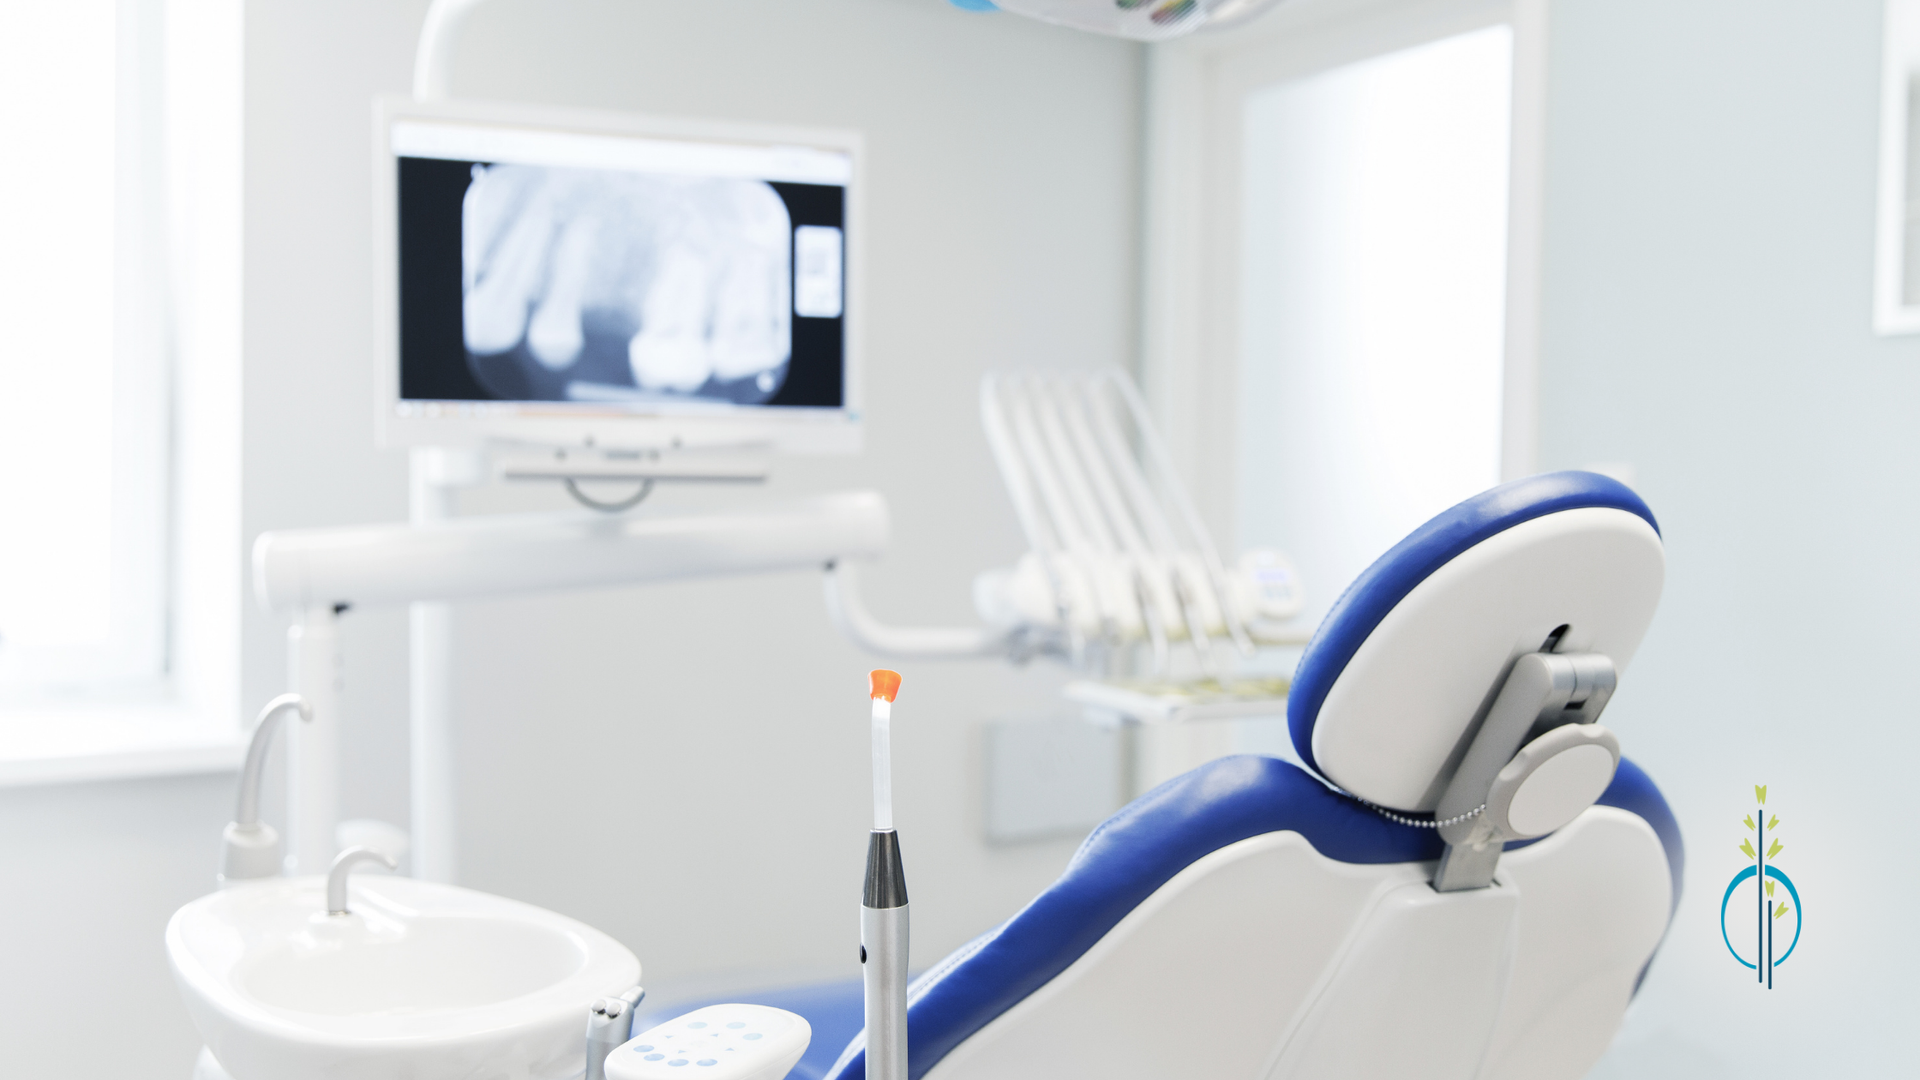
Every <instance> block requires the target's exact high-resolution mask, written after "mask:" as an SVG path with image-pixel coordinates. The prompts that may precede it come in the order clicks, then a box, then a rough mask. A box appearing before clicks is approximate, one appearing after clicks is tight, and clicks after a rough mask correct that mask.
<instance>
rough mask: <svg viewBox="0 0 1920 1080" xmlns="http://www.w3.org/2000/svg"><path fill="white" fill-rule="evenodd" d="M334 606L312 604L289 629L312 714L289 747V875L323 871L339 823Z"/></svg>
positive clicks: (296, 683) (294, 663)
mask: <svg viewBox="0 0 1920 1080" xmlns="http://www.w3.org/2000/svg"><path fill="white" fill-rule="evenodd" d="M337 622H338V618H337V616H336V615H335V614H334V610H333V605H331V604H326V603H321V604H309V605H307V606H306V607H304V608H303V609H302V610H301V612H300V618H299V621H297V622H295V623H294V624H293V628H292V629H290V630H288V631H287V661H288V668H289V672H288V674H289V675H290V681H291V682H292V684H293V692H294V693H296V694H299V695H300V696H301V697H302V698H305V699H306V701H307V704H308V705H309V706H310V707H311V708H312V710H313V712H312V715H311V717H309V721H308V722H307V723H304V724H295V725H294V727H293V730H292V731H291V732H289V733H288V734H289V736H290V738H289V741H288V749H287V762H288V766H289V767H288V770H287V771H288V773H289V774H290V777H291V779H290V782H289V783H288V785H287V822H288V827H287V839H288V846H287V873H289V874H324V873H326V871H327V867H328V865H329V864H331V863H332V862H333V856H334V854H335V844H336V841H335V838H334V830H335V828H336V827H337V826H338V825H339V823H340V677H339V656H340V654H339V649H338V637H337V635H336V629H337Z"/></svg>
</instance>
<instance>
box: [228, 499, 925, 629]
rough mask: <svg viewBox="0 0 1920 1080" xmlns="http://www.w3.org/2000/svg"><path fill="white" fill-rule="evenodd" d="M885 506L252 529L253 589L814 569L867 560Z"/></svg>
mask: <svg viewBox="0 0 1920 1080" xmlns="http://www.w3.org/2000/svg"><path fill="white" fill-rule="evenodd" d="M888 525H889V522H888V517H887V504H886V501H885V500H884V499H882V498H881V497H880V496H879V495H878V494H876V493H874V492H868V491H857V492H846V493H842V494H837V495H826V496H822V497H819V498H814V499H809V500H807V501H805V502H797V503H788V504H782V505H774V506H767V507H764V508H754V509H746V510H736V511H731V512H727V513H711V514H682V515H676V516H666V515H649V514H644V513H642V514H635V515H632V516H628V517H610V516H608V515H605V514H594V513H590V512H585V511H582V512H575V513H564V514H529V515H519V516H511V517H509V516H500V517H488V518H475V519H471V520H459V521H451V522H447V523H445V524H436V525H420V526H410V525H369V526H357V527H351V528H337V529H302V530H298V531H289V532H270V533H263V534H261V536H260V539H259V540H258V541H257V542H256V543H255V544H254V547H253V573H254V592H255V595H256V597H257V598H258V599H259V600H260V602H261V603H262V604H263V605H264V606H266V607H268V608H301V607H307V606H310V605H316V604H318V605H324V604H331V603H335V602H346V603H352V604H354V605H358V606H364V605H379V604H398V603H409V602H412V601H418V600H455V599H462V598H469V597H482V596H500V595H505V594H508V593H517V592H533V591H538V590H545V589H578V588H589V587H593V586H608V585H623V584H633V583H638V582H645V581H668V580H678V579H683V578H692V577H706V576H711V575H718V574H734V573H747V572H752V571H759V570H799V569H816V568H818V567H820V566H822V565H824V564H826V563H829V562H832V561H834V560H836V559H843V558H860V557H868V558H870V557H873V556H877V555H879V554H880V553H881V552H882V551H883V550H884V549H885V548H886V544H887V532H888Z"/></svg>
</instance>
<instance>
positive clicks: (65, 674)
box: [0, 0, 244, 785]
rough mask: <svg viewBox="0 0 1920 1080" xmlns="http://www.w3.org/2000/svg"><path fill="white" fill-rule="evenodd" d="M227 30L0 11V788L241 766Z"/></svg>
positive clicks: (172, 18)
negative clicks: (238, 764)
mask: <svg viewBox="0 0 1920 1080" xmlns="http://www.w3.org/2000/svg"><path fill="white" fill-rule="evenodd" d="M241 42H242V38H241V0H66V2H63V3H58V4H20V3H16V4H4V5H0V147H4V148H5V153H4V154H0V327H4V328H5V332H4V334H0V785H10V784H32V783H48V782H54V781H65V780H83V779H95V778H105V777H114V776H130V775H153V774H159V773H180V772H201V771H210V770H220V769H228V768H232V767H233V766H234V765H235V764H236V763H237V762H238V759H239V754H240V750H241V748H242V744H241V740H242V738H243V735H242V731H241V727H240V724H239V721H240V719H241V716H240V713H239V708H238V706H239V701H238V697H239V653H240V650H239V626H240V606H241V586H242V575H241V573H240V569H241V567H242V566H244V553H243V552H242V551H241V543H240V537H241V526H240V469H239V452H240V340H241V334H240V252H241V244H240V206H241V185H240V161H241V158H240V136H241V130H242V127H241V108H240V105H241V88H242V86H243V83H242V79H241V73H242V69H241V64H240V55H241V51H240V50H241Z"/></svg>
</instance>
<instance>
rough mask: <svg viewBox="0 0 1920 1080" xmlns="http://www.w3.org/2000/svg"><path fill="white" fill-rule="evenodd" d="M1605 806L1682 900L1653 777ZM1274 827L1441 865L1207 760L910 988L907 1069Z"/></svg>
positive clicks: (923, 1066) (922, 1069) (854, 1072)
mask: <svg viewBox="0 0 1920 1080" xmlns="http://www.w3.org/2000/svg"><path fill="white" fill-rule="evenodd" d="M1600 803H1601V805H1604V806H1613V807H1618V808H1620V809H1622V810H1626V811H1628V812H1630V813H1633V814H1636V815H1638V816H1639V817H1641V818H1642V819H1644V820H1645V821H1646V822H1647V824H1649V825H1651V826H1652V827H1653V829H1654V831H1655V832H1656V833H1658V834H1659V836H1660V838H1661V841H1662V843H1663V844H1664V845H1665V847H1666V851H1667V859H1668V864H1669V866H1670V868H1671V870H1672V873H1673V882H1674V897H1675V900H1676V902H1677V900H1678V897H1679V893H1680V874H1681V869H1682V860H1683V858H1684V856H1683V853H1682V849H1681V846H1680V830H1679V825H1678V824H1677V823H1676V822H1675V820H1674V817H1673V812H1672V810H1670V809H1669V808H1668V807H1667V803H1666V800H1665V799H1664V798H1662V797H1661V795H1660V792H1659V789H1658V788H1656V787H1655V786H1654V784H1653V781H1652V780H1651V779H1650V778H1649V777H1648V776H1647V774H1646V773H1645V772H1643V771H1641V769H1640V768H1639V767H1638V766H1636V765H1634V764H1633V763H1632V762H1630V761H1622V762H1621V763H1620V770H1619V772H1618V773H1617V774H1616V775H1615V777H1614V780H1613V783H1612V785H1611V786H1609V787H1608V789H1607V792H1606V794H1605V795H1604V796H1602V798H1601V800H1600ZM1281 831H1290V832H1297V833H1300V834H1301V835H1302V836H1304V837H1306V839H1307V840H1308V842H1309V843H1311V844H1312V845H1313V847H1314V849H1315V850H1316V851H1318V852H1320V854H1322V855H1325V856H1327V857H1329V858H1332V859H1338V860H1339V861H1341V862H1350V863H1399V862H1419V861H1424V860H1429V859H1437V858H1439V856H1440V841H1439V838H1438V837H1437V836H1435V834H1434V833H1433V831H1432V830H1430V829H1417V828H1411V827H1408V826H1405V825H1397V824H1394V823H1393V822H1391V821H1388V820H1387V819H1385V818H1383V817H1381V816H1380V815H1379V814H1378V813H1376V812H1374V811H1373V810H1372V809H1371V808H1369V807H1367V806H1365V805H1363V804H1362V803H1360V802H1359V801H1358V800H1355V799H1353V798H1351V797H1349V796H1347V795H1343V794H1340V793H1339V792H1336V791H1334V790H1333V789H1331V788H1329V787H1328V786H1327V785H1326V784H1325V783H1323V782H1321V781H1320V780H1318V779H1316V778H1315V777H1313V776H1312V775H1310V774H1309V773H1307V772H1306V771H1304V770H1302V769H1301V768H1299V767H1298V766H1296V765H1294V764H1292V763H1290V762H1286V761H1282V760H1280V759H1278V758H1273V757H1265V756H1261V755H1254V754H1241V755H1236V756H1233V757H1225V758H1220V759H1219V760H1217V761H1212V762H1209V763H1207V764H1206V765H1203V766H1201V767H1200V768H1198V769H1195V770H1193V771H1192V772H1189V773H1186V774H1185V775H1182V776H1178V777H1175V778H1174V779H1172V780H1169V781H1167V782H1166V783H1164V784H1162V785H1160V786H1159V787H1157V788H1155V789H1153V790H1152V791H1149V792H1147V793H1146V794H1145V795H1142V796H1141V797H1140V798H1138V799H1135V800H1134V801H1133V802H1131V803H1129V804H1128V805H1127V806H1125V807H1123V808H1122V809H1121V810H1120V811H1119V812H1118V813H1116V814H1115V815H1114V816H1113V817H1111V818H1108V819H1107V821H1106V822H1105V823H1104V824H1102V825H1101V826H1100V827H1099V828H1097V829H1095V830H1094V831H1093V834H1092V835H1091V836H1089V837H1087V840H1086V842H1085V843H1084V844H1082V845H1081V846H1080V850H1079V851H1078V852H1077V853H1075V855H1074V857H1073V860H1072V861H1071V862H1070V863H1068V864H1067V869H1066V872H1065V873H1063V874H1061V876H1060V879H1059V880H1058V881H1056V882H1054V883H1053V885H1051V886H1050V887H1048V889H1047V890H1046V891H1045V892H1043V893H1041V894H1040V895H1039V896H1037V897H1035V898H1034V900H1033V901H1032V902H1031V903H1029V904H1028V905H1027V906H1026V907H1025V908H1024V909H1022V910H1021V911H1020V913H1019V914H1017V915H1015V916H1014V917H1013V918H1011V919H1008V920H1007V921H1006V922H1004V923H1002V924H1001V925H1000V926H998V927H996V928H994V929H993V930H991V931H988V932H987V933H985V934H983V935H981V936H980V937H978V938H975V939H974V940H973V941H971V942H969V943H968V944H966V945H965V946H962V947H961V948H960V949H959V950H957V951H956V952H954V953H953V955H951V956H949V957H947V958H946V959H945V960H943V961H941V962H940V963H939V964H938V965H937V966H936V967H934V968H933V969H931V970H930V971H928V972H927V973H926V974H925V975H923V976H921V977H920V979H918V980H916V982H915V984H914V989H913V998H914V1000H913V1004H912V1005H911V1006H910V1007H909V1009H908V1011H907V1042H908V1047H909V1055H910V1057H909V1061H908V1070H909V1072H910V1074H911V1075H912V1076H913V1077H915V1078H916V1080H917V1078H918V1077H921V1076H924V1075H925V1074H926V1072H927V1071H928V1070H929V1069H931V1068H933V1066H934V1065H935V1064H936V1063H938V1062H939V1061H940V1059H941V1058H943V1057H945V1056H946V1055H947V1054H948V1053H949V1052H951V1051H952V1050H953V1049H954V1047H956V1046H958V1045H960V1043H961V1042H963V1041H965V1040H966V1038H967V1037H968V1036H970V1035H972V1034H973V1033H974V1032H976V1031H979V1030H980V1029H981V1028H983V1027H985V1026H986V1025H987V1023H988V1022H989V1021H991V1020H993V1018H994V1017H996V1016H999V1015H1000V1014H1001V1013H1003V1012H1005V1011H1006V1010H1008V1009H1010V1008H1012V1007H1013V1006H1014V1005H1015V1004H1016V1003H1017V1002H1019V1001H1020V1000H1021V999H1022V998H1024V997H1026V996H1027V995H1028V994H1031V993H1032V992H1033V991H1035V990H1037V989H1039V988H1040V987H1041V986H1043V985H1045V984H1046V982H1047V981H1048V980H1050V979H1052V978H1053V977H1054V976H1056V975H1058V974H1060V973H1061V972H1062V971H1065V970H1066V969H1067V967H1068V966H1069V965H1071V964H1072V963H1073V962H1074V961H1075V960H1077V959H1079V958H1080V957H1081V955H1083V954H1084V953H1085V952H1086V951H1087V950H1088V949H1089V948H1091V947H1093V945H1094V943H1095V942H1097V941H1099V940H1100V938H1101V937H1102V936H1104V935H1105V934H1106V933H1107V931H1109V930H1111V929H1113V927H1114V925H1115V924H1116V923H1118V922H1119V921H1120V920H1121V919H1122V918H1123V917H1125V916H1126V914H1127V913H1128V912H1130V911H1132V910H1133V909H1134V907H1135V906H1136V905H1138V904H1139V903H1140V902H1141V901H1142V900H1144V899H1146V898H1147V897H1148V896H1149V895H1151V894H1152V893H1153V891H1154V890H1155V889H1158V888H1159V887H1160V886H1162V885H1164V884H1166V883H1167V882H1168V881H1169V880H1170V879H1171V878H1172V877H1173V876H1174V875H1175V874H1177V873H1179V872H1180V871H1182V870H1184V869H1186V868H1187V867H1188V866H1190V865H1192V864H1193V863H1195V862H1197V861H1199V860H1200V859H1201V858H1202V857H1204V856H1206V855H1208V854H1211V853H1212V852H1214V851H1217V850H1219V849H1221V848H1223V847H1226V846H1227V845H1229V844H1232V843H1235V842H1237V841H1240V840H1245V839H1247V838H1248V837H1252V836H1259V835H1261V834H1263V833H1270V832H1281ZM1537 842H1538V841H1535V840H1525V841H1519V842H1516V843H1513V844H1509V845H1508V847H1509V848H1510V849H1517V848H1520V847H1524V846H1527V845H1528V844H1533V843H1537ZM856 989H857V987H856ZM855 1004H856V1007H857V1004H858V997H857V994H856V995H855ZM802 1015H806V1013H804V1012H802ZM809 1019H810V1020H811V1017H809ZM865 1064H866V1063H865V1059H864V1058H863V1057H861V1056H860V1055H859V1054H858V1052H856V1053H855V1055H854V1056H853V1057H852V1059H851V1060H849V1061H847V1062H846V1063H845V1064H844V1065H843V1066H842V1068H840V1070H839V1071H837V1072H834V1073H832V1074H830V1075H831V1076H832V1077H833V1080H854V1078H856V1077H864V1076H865V1075H866V1068H865Z"/></svg>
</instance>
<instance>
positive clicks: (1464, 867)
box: [1433, 652, 1616, 892]
mask: <svg viewBox="0 0 1920 1080" xmlns="http://www.w3.org/2000/svg"><path fill="white" fill-rule="evenodd" d="M1615 678H1616V677H1615V672H1614V667H1613V661H1612V660H1610V659H1608V658H1607V657H1605V656H1601V655H1599V654H1597V653H1570V654H1565V655H1556V654H1554V653H1544V652H1537V653H1528V654H1527V655H1525V656H1522V657H1520V658H1519V659H1518V660H1515V661H1514V662H1513V668H1512V670H1511V671H1510V672H1509V673H1508V675H1507V678H1506V682H1505V683H1504V684H1503V685H1502V686H1501V688H1500V695H1499V696H1498V697H1496V698H1495V699H1494V702H1493V707H1492V708H1491V709H1490V710H1488V712H1487V716H1486V719H1485V720H1483V721H1482V722H1481V724H1480V729H1479V731H1478V732H1476V733H1475V734H1474V737H1473V742H1472V743H1471V744H1470V745H1469V746H1468V747H1467V753H1466V757H1464V758H1463V759H1462V760H1461V762H1460V767H1459V768H1458V769H1456V770H1455V771H1454V774H1453V779H1452V780H1451V781H1449V782H1448V784H1447V789H1446V792H1445V793H1444V794H1442V795H1441V796H1440V805H1439V806H1438V807H1436V808H1435V810H1434V817H1435V818H1437V819H1438V820H1440V821H1450V823H1449V824H1446V825H1442V826H1441V827H1440V838H1441V839H1443V840H1445V841H1446V842H1447V849H1446V851H1445V852H1444V853H1442V855H1441V856H1440V866H1439V869H1438V870H1436V871H1435V873H1434V877H1433V887H1434V888H1435V889H1437V890H1439V891H1441V892H1453V891H1456V890H1460V889H1477V888H1481V887H1483V886H1486V885H1490V884H1492V883H1493V872H1494V869H1495V868H1496V867H1497V866H1498V865H1499V862H1500V852H1501V851H1502V850H1503V849H1504V847H1505V845H1506V842H1507V841H1508V840H1518V839H1521V838H1522V837H1520V836H1517V835H1510V834H1509V833H1508V832H1507V830H1506V829H1505V828H1503V827H1502V825H1501V824H1500V823H1499V822H1497V821H1495V820H1494V817H1495V816H1494V815H1491V814H1488V813H1485V812H1484V811H1485V809H1486V807H1487V801H1488V796H1489V793H1490V792H1491V791H1492V789H1493V784H1494V780H1495V778H1496V777H1498V776H1499V774H1500V770H1501V769H1503V768H1505V767H1506V765H1507V763H1508V762H1510V761H1512V760H1513V758H1514V755H1515V754H1516V753H1518V752H1519V750H1520V748H1521V747H1522V746H1523V745H1525V744H1526V743H1527V742H1528V741H1529V740H1530V739H1532V738H1534V737H1535V736H1537V735H1539V734H1541V733H1543V732H1545V731H1547V730H1549V729H1552V728H1556V727H1559V726H1561V725H1563V724H1585V723H1592V722H1593V721H1594V720H1597V719H1598V718H1599V716H1600V711H1601V710H1602V709H1604V708H1606V705H1607V699H1608V698H1610V697H1612V696H1613V688H1614V684H1615Z"/></svg>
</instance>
